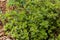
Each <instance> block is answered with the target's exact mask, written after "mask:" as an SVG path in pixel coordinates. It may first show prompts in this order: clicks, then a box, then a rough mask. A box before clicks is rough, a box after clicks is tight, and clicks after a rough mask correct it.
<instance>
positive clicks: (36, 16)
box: [0, 0, 60, 40]
mask: <svg viewBox="0 0 60 40" xmlns="http://www.w3.org/2000/svg"><path fill="white" fill-rule="evenodd" d="M11 2H12V3H11ZM11 2H10V4H14V5H16V6H17V8H16V10H14V11H11V12H9V13H6V14H1V15H0V19H1V20H2V22H3V24H4V27H5V31H6V34H7V35H8V34H10V35H12V37H14V38H16V40H55V39H56V40H60V38H59V37H60V1H59V0H53V1H52V0H15V1H11ZM6 20H7V22H5V21H6Z"/></svg>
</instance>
